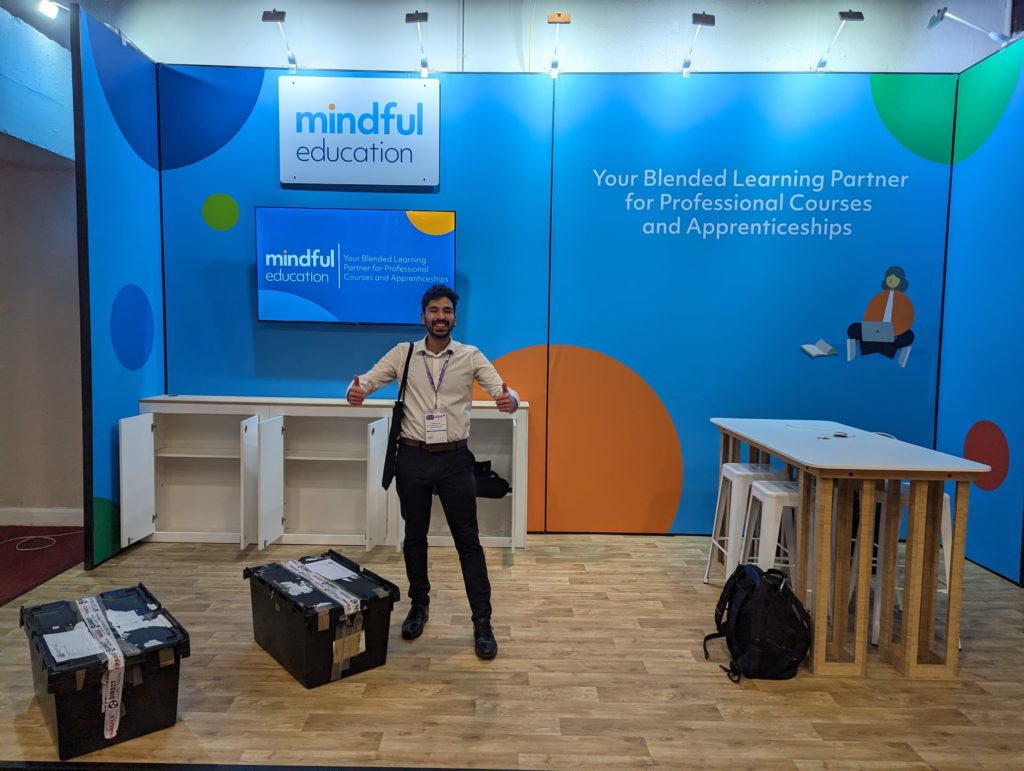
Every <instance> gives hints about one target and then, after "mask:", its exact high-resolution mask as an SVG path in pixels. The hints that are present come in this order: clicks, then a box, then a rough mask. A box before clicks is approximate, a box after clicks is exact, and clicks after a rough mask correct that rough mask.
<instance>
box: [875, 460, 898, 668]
mask: <svg viewBox="0 0 1024 771" xmlns="http://www.w3.org/2000/svg"><path fill="white" fill-rule="evenodd" d="M885 487H886V492H885V530H884V531H883V532H882V534H881V536H880V539H881V548H880V549H879V554H878V571H879V575H880V576H881V592H882V598H881V608H882V611H881V616H882V618H881V621H880V623H879V634H878V651H879V653H881V654H882V656H883V658H886V659H889V658H890V653H893V655H895V653H894V651H895V648H894V646H893V642H892V631H893V630H892V609H893V604H894V601H895V598H896V578H897V572H898V571H897V563H898V558H899V538H900V520H901V519H902V518H903V516H902V507H901V499H902V491H901V489H900V480H898V479H889V480H887V481H886V486H885ZM900 639H901V640H902V639H903V636H902V634H901V637H900Z"/></svg>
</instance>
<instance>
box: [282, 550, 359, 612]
mask: <svg viewBox="0 0 1024 771" xmlns="http://www.w3.org/2000/svg"><path fill="white" fill-rule="evenodd" d="M281 566H282V567H283V568H284V569H285V570H287V571H288V572H289V573H291V574H293V575H295V576H298V577H299V578H301V579H303V580H305V581H308V582H309V583H310V584H311V585H312V586H313V587H315V588H316V590H317V591H318V592H320V593H321V594H323V595H325V596H327V597H330V598H331V599H332V600H334V601H335V602H337V603H338V604H339V605H341V607H342V608H344V609H345V615H346V616H351V615H352V614H353V613H358V612H359V610H360V608H361V607H362V601H361V600H360V599H359V598H358V597H356V596H355V595H354V594H350V593H349V592H346V591H345V590H344V589H342V588H341V587H340V586H338V585H337V584H336V583H333V582H331V581H329V580H327V579H326V578H324V577H323V576H322V575H320V574H319V573H314V572H313V571H312V570H310V569H309V568H308V567H307V566H306V565H304V564H303V563H301V562H299V561H298V560H288V561H287V562H284V563H282V564H281Z"/></svg>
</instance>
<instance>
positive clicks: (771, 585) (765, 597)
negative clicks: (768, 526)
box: [704, 565, 811, 683]
mask: <svg viewBox="0 0 1024 771" xmlns="http://www.w3.org/2000/svg"><path fill="white" fill-rule="evenodd" d="M715 627H716V628H717V629H718V631H717V632H716V633H714V634H709V635H708V636H707V637H705V638H704V658H705V660H706V659H708V658H710V657H709V655H708V640H714V639H715V638H716V637H724V638H725V644H726V645H727V646H729V654H730V656H731V661H730V662H729V667H728V668H726V667H722V669H723V670H725V672H726V674H727V675H729V679H730V680H732V681H733V682H734V683H738V682H739V681H740V677H741V676H743V677H759V678H764V679H767V680H787V679H789V678H790V677H793V676H794V675H796V671H797V668H798V667H799V666H800V662H801V661H803V660H804V656H806V655H807V651H808V649H809V648H810V647H811V617H810V615H809V614H808V613H807V611H806V610H805V609H804V606H803V605H801V604H800V600H798V599H797V598H796V595H795V594H793V592H792V590H791V589H790V588H789V579H788V578H787V577H786V574H785V573H783V572H782V571H781V570H774V569H773V570H769V571H767V572H765V571H763V570H761V568H759V567H758V566H757V565H740V566H739V567H737V568H736V571H735V572H734V573H733V574H732V576H730V578H729V580H728V581H727V582H726V584H725V588H724V589H723V590H722V596H721V597H719V598H718V605H717V607H716V608H715Z"/></svg>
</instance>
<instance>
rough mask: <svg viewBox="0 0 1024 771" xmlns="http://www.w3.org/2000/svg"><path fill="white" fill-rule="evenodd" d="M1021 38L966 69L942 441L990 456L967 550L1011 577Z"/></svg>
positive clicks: (1018, 371)
mask: <svg viewBox="0 0 1024 771" xmlns="http://www.w3.org/2000/svg"><path fill="white" fill-rule="evenodd" d="M1022 64H1024V43H1020V42H1018V43H1016V44H1014V45H1012V46H1010V47H1009V48H1007V49H1005V50H1003V51H1001V52H999V53H997V54H995V55H994V56H992V57H990V58H989V59H986V60H985V61H983V62H981V63H979V64H977V65H975V66H974V67H972V68H971V69H969V70H967V71H966V72H964V73H963V74H962V75H961V78H960V87H959V94H958V102H957V104H958V107H957V131H956V157H955V161H956V163H955V164H954V166H953V194H952V201H951V216H950V224H949V265H948V269H947V274H946V276H947V280H946V286H947V288H946V304H945V309H946V313H945V323H944V333H943V341H942V366H941V373H940V383H941V387H940V391H939V417H938V431H937V437H938V438H937V448H938V449H939V450H942V451H944V452H949V453H953V454H956V455H964V456H965V457H968V458H971V459H973V460H978V461H980V462H983V463H987V464H988V465H990V466H992V469H993V470H992V472H990V473H989V474H986V475H984V476H983V477H981V478H980V479H979V480H978V482H977V484H976V485H974V486H972V489H971V499H970V509H969V516H968V520H967V544H966V550H967V557H968V558H969V559H971V560H973V561H975V562H977V563H979V564H981V565H984V566H985V567H987V568H989V569H991V570H993V571H995V572H997V573H999V574H1000V575H1003V576H1006V577H1008V578H1010V579H1012V580H1014V581H1017V582H1022V581H1024V569H1022V564H1021V559H1022V554H1021V538H1022V536H1021V530H1022V508H1024V475H1022V474H1021V472H1020V467H1017V466H1015V460H1017V459H1019V458H1020V457H1021V453H1022V452H1024V412H1022V410H1021V407H1020V393H1021V383H1022V382H1024V339H1022V337H1021V334H1020V333H1021V330H1022V329H1024V306H1022V303H1021V287H1024V264H1022V263H1021V260H1020V251H1021V250H1020V234H1019V227H1020V216H1021V201H1022V200H1024V176H1022V174H1021V169H1022V168H1024V142H1022V141H1021V140H1022V137H1024V76H1022Z"/></svg>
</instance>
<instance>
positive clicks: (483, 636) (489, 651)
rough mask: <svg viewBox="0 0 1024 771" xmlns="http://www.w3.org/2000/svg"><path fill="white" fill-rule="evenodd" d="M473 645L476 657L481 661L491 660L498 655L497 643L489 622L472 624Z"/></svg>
mask: <svg viewBox="0 0 1024 771" xmlns="http://www.w3.org/2000/svg"><path fill="white" fill-rule="evenodd" d="M473 643H474V646H475V648H476V655H477V656H479V657H480V658H482V659H493V658H494V657H495V656H497V655H498V643H497V641H496V640H495V639H494V630H493V629H491V622H490V621H474V622H473Z"/></svg>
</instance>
